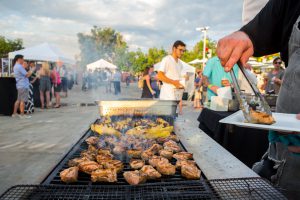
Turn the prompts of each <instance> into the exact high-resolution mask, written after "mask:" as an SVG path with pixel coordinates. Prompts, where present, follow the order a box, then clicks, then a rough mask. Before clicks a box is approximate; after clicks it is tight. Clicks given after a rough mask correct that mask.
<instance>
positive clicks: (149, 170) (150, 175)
mask: <svg viewBox="0 0 300 200" xmlns="http://www.w3.org/2000/svg"><path fill="white" fill-rule="evenodd" d="M140 171H141V172H143V173H144V174H146V175H147V179H158V178H160V177H161V174H160V173H159V172H158V171H156V170H155V169H154V168H153V167H152V166H151V165H145V166H144V167H142V169H141V170H140Z"/></svg>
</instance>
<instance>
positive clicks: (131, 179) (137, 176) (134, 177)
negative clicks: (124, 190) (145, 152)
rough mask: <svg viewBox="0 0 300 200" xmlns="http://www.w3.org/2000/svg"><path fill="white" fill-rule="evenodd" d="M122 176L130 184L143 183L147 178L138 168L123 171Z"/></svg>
mask: <svg viewBox="0 0 300 200" xmlns="http://www.w3.org/2000/svg"><path fill="white" fill-rule="evenodd" d="M123 176H124V178H125V180H126V181H127V183H129V184H130V185H138V184H141V183H145V182H146V180H147V175H146V174H144V173H143V172H141V171H139V170H135V171H127V172H124V173H123Z"/></svg>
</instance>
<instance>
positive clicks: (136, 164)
mask: <svg viewBox="0 0 300 200" xmlns="http://www.w3.org/2000/svg"><path fill="white" fill-rule="evenodd" d="M129 165H130V167H131V168H132V169H141V168H142V167H143V166H144V165H145V161H143V160H139V159H131V160H130V162H129Z"/></svg>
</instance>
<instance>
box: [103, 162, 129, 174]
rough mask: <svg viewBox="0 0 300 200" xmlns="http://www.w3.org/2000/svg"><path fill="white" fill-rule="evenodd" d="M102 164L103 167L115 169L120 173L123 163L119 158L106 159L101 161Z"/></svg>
mask: <svg viewBox="0 0 300 200" xmlns="http://www.w3.org/2000/svg"><path fill="white" fill-rule="evenodd" d="M103 166H104V168H105V169H112V168H114V169H116V171H117V173H120V172H121V171H122V170H123V168H124V164H123V163H122V162H121V161H120V160H107V161H105V162H103Z"/></svg>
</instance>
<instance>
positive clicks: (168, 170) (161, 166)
mask: <svg viewBox="0 0 300 200" xmlns="http://www.w3.org/2000/svg"><path fill="white" fill-rule="evenodd" d="M156 169H157V171H158V172H159V173H161V174H163V175H174V174H175V172H176V168H175V166H174V165H172V164H171V163H169V162H168V163H166V162H164V161H161V162H158V164H157V167H156Z"/></svg>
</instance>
